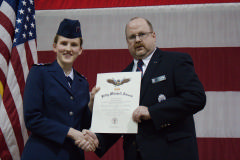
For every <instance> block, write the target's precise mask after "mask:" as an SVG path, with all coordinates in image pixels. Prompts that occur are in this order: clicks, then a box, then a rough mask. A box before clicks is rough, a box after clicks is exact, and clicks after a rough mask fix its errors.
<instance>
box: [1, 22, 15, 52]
mask: <svg viewBox="0 0 240 160" xmlns="http://www.w3.org/2000/svg"><path fill="white" fill-rule="evenodd" d="M0 36H1V43H2V42H3V43H5V46H7V48H8V51H7V52H6V53H5V54H7V55H10V54H9V53H10V52H11V45H12V39H11V35H10V34H9V33H8V32H7V30H6V29H5V28H3V27H2V25H0ZM2 52H3V51H1V53H2Z"/></svg>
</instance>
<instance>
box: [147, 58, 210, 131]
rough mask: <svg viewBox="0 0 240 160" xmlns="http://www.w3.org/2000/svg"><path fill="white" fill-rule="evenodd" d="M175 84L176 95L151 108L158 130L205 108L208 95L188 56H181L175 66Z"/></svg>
mask: <svg viewBox="0 0 240 160" xmlns="http://www.w3.org/2000/svg"><path fill="white" fill-rule="evenodd" d="M173 65H174V67H173V76H174V78H173V82H174V84H175V93H176V95H175V96H173V97H170V98H167V99H166V100H165V101H162V102H161V103H156V104H154V105H152V106H149V112H150V115H151V118H152V120H153V123H154V125H155V127H156V128H157V129H161V128H162V127H161V126H163V125H165V126H166V125H167V124H172V123H174V122H177V121H178V120H181V119H184V118H185V117H187V116H190V115H193V114H195V113H196V112H198V111H200V110H201V109H203V108H204V106H205V104H206V95H205V91H204V88H203V86H202V84H201V82H200V80H199V79H198V76H197V74H196V73H195V69H194V66H193V61H192V59H191V57H190V55H188V54H180V56H178V58H177V59H176V60H175V63H174V64H173Z"/></svg>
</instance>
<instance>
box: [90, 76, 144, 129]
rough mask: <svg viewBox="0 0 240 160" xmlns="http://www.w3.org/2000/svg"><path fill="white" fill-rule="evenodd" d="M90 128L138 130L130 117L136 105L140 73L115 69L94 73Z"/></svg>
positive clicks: (137, 104) (137, 102)
mask: <svg viewBox="0 0 240 160" xmlns="http://www.w3.org/2000/svg"><path fill="white" fill-rule="evenodd" d="M96 86H97V87H100V90H99V91H98V93H96V95H95V98H94V103H93V115H92V124H91V131H93V132H96V133H137V130H138V125H137V123H136V122H134V121H133V120H132V113H133V111H134V110H135V109H136V108H137V107H138V106H139V97H140V86H141V73H140V72H114V73H100V74H97V83H96Z"/></svg>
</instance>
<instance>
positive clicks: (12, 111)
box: [1, 85, 24, 155]
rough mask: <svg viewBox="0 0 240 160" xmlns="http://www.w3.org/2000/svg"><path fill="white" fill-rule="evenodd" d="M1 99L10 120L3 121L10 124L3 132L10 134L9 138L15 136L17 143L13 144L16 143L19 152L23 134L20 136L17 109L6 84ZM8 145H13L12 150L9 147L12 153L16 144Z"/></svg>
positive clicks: (22, 143) (21, 146) (22, 144)
mask: <svg viewBox="0 0 240 160" xmlns="http://www.w3.org/2000/svg"><path fill="white" fill-rule="evenodd" d="M19 94H20V93H19ZM6 97H7V100H6ZM3 100H4V101H3V104H4V106H5V109H6V112H7V115H8V118H9V121H10V124H9V123H5V125H9V126H11V128H9V129H8V130H4V131H5V132H6V133H5V134H7V135H8V134H9V135H12V136H11V137H10V138H9V140H10V139H12V138H13V137H15V138H16V141H17V143H15V144H17V146H18V149H19V152H20V153H21V152H22V151H23V146H24V141H23V136H22V132H21V127H20V121H19V115H18V114H17V110H16V106H15V104H16V103H14V99H13V96H12V93H11V91H10V89H9V87H8V86H7V85H6V86H5V88H4V94H3ZM17 103H18V104H22V103H21V102H18V101H17ZM6 106H7V107H6ZM6 119H7V117H5V119H4V120H6ZM1 128H4V127H2V126H1ZM11 132H12V134H11ZM5 134H4V136H6V135H5ZM5 139H8V138H5ZM13 144H14V143H13ZM8 146H9V147H13V150H11V148H9V149H10V152H11V154H13V152H15V149H16V146H12V145H11V143H10V144H9V145H8ZM19 155H20V154H19Z"/></svg>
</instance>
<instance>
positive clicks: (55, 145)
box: [22, 61, 91, 160]
mask: <svg viewBox="0 0 240 160" xmlns="http://www.w3.org/2000/svg"><path fill="white" fill-rule="evenodd" d="M88 102H89V85H88V82H87V81H86V79H85V78H84V77H83V76H81V75H80V74H79V73H77V72H76V71H75V70H74V79H73V83H72V88H69V86H68V84H67V80H66V78H65V75H64V72H63V70H62V68H61V67H60V66H59V65H58V63H57V62H56V61H55V62H53V63H52V64H49V65H39V66H36V65H35V66H33V67H32V68H31V70H30V72H29V75H28V78H27V82H26V86H25V90H24V99H23V107H24V118H25V124H26V127H27V128H28V130H29V131H30V132H31V135H30V137H29V139H28V141H27V143H26V145H25V148H24V151H23V154H22V160H33V159H34V160H53V159H54V160H83V159H84V153H83V151H82V150H80V149H78V148H77V147H75V145H74V143H73V141H72V140H71V139H68V138H66V135H67V132H68V130H69V128H70V127H72V128H75V129H78V130H81V129H83V128H89V126H90V124H91V122H90V121H91V113H90V111H89V109H88Z"/></svg>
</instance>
